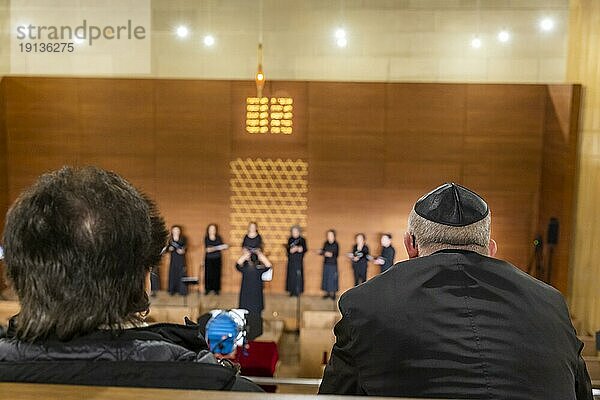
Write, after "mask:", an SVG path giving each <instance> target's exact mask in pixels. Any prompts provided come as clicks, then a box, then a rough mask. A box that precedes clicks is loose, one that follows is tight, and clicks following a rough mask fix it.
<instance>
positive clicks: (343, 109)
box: [0, 77, 577, 294]
mask: <svg viewBox="0 0 600 400" xmlns="http://www.w3.org/2000/svg"><path fill="white" fill-rule="evenodd" d="M5 81H6V82H5V83H4V89H3V93H4V95H5V96H6V98H7V102H6V107H7V116H6V117H7V118H6V123H5V125H6V127H7V132H8V146H7V149H8V159H9V169H8V194H9V197H10V199H11V200H12V199H14V198H15V197H16V196H17V195H18V193H19V191H20V190H21V189H22V188H23V187H25V186H26V185H28V184H30V183H31V182H32V181H33V179H34V178H35V177H36V176H37V175H39V174H40V173H41V172H43V171H45V170H48V169H53V168H57V167H59V166H60V165H63V164H74V165H85V164H97V165H100V166H103V167H106V168H110V169H113V170H116V171H117V172H119V173H121V174H123V175H124V176H125V177H127V178H129V179H130V180H131V181H132V182H133V183H135V184H136V185H138V186H139V187H141V188H142V189H143V190H145V191H146V192H148V193H149V194H151V195H152V196H153V197H154V198H155V199H156V200H157V202H158V204H159V206H160V208H161V210H162V212H163V214H164V216H165V219H166V220H167V223H168V224H169V225H171V224H181V225H183V226H184V231H185V233H186V235H187V236H188V238H189V239H190V249H189V253H188V269H189V274H190V275H196V274H200V275H202V269H201V264H202V262H203V244H202V242H203V238H204V229H205V227H206V225H207V224H208V223H209V222H216V223H218V224H219V225H220V227H221V234H222V236H223V237H224V239H225V240H226V241H227V240H229V239H230V236H229V230H230V205H229V199H230V194H231V193H230V187H229V180H230V178H231V172H230V165H229V163H230V161H231V160H234V159H237V158H263V159H265V158H273V159H276V158H282V159H292V160H296V159H301V160H305V161H307V162H308V183H309V191H308V211H307V218H308V219H307V221H308V223H307V231H306V238H307V240H308V246H309V249H310V253H309V254H308V255H307V257H306V269H307V279H306V291H307V292H308V293H312V294H316V293H319V291H320V284H321V268H322V265H321V262H322V259H321V258H320V257H319V256H317V255H316V253H315V250H316V249H318V248H319V247H320V246H321V244H322V243H323V241H324V235H325V231H326V230H327V229H329V228H335V229H336V230H337V231H338V241H339V242H340V246H341V252H342V253H346V252H348V251H349V250H350V249H351V246H352V244H353V237H354V234H355V233H357V232H364V233H365V234H366V235H367V243H368V244H369V247H370V248H371V250H372V252H373V253H375V254H379V251H380V248H379V247H380V246H379V243H378V242H379V236H380V234H381V233H383V232H391V233H392V234H393V235H394V240H395V243H396V248H397V254H398V257H397V258H398V260H400V259H403V258H404V257H405V252H404V249H403V248H402V244H401V237H402V234H403V232H404V231H405V229H406V219H407V216H408V213H409V211H410V209H411V208H412V205H413V204H414V202H415V201H416V200H417V199H418V198H419V197H420V196H421V195H423V194H424V193H425V192H427V191H428V190H430V189H433V188H434V187H436V186H437V185H439V184H441V183H443V182H448V181H455V182H458V183H462V184H464V185H467V186H469V187H471V188H472V189H474V190H476V191H478V192H480V193H481V194H482V195H483V196H484V197H485V198H486V199H487V200H488V202H489V204H490V207H491V209H492V212H493V214H492V215H493V236H494V237H495V238H496V239H497V240H498V242H499V246H500V252H499V256H500V257H502V258H505V259H507V260H509V261H511V262H513V263H515V264H516V265H518V266H519V267H521V268H524V269H525V268H526V267H527V263H528V260H529V256H530V255H531V250H532V248H531V241H532V239H533V237H534V235H535V233H536V232H537V231H538V230H539V228H540V223H541V222H540V221H542V220H543V219H544V218H545V216H546V214H547V213H549V212H550V211H548V210H552V212H560V213H561V215H563V216H565V215H570V214H569V213H570V211H569V210H570V209H569V208H568V204H567V200H568V199H569V198H571V197H570V196H572V193H571V189H569V188H568V187H566V188H565V189H564V190H563V191H562V192H561V196H562V197H561V198H562V199H564V201H563V202H558V201H551V202H546V199H547V198H548V197H549V196H550V193H551V192H553V191H554V190H555V189H554V186H548V184H549V183H548V182H550V183H552V184H555V183H556V182H558V181H557V179H558V178H557V177H558V176H559V175H560V177H561V179H568V177H570V176H572V174H573V173H574V172H573V171H574V164H575V163H576V160H575V159H574V158H573V154H572V153H569V154H570V156H569V157H567V158H564V162H565V163H567V164H568V165H567V166H566V167H565V168H564V169H560V171H559V170H558V169H556V167H555V166H554V164H552V165H550V164H548V160H549V159H550V158H549V157H550V156H553V154H554V153H555V152H557V151H558V152H560V151H562V148H561V143H560V141H559V140H558V139H559V136H558V133H559V132H563V133H564V130H561V129H558V128H557V127H558V126H559V125H560V124H561V123H562V124H563V125H564V123H565V121H566V123H567V125H568V124H571V123H572V120H573V118H574V115H575V114H573V111H574V110H575V109H576V108H577V104H573V103H570V102H569V101H568V100H569V99H571V98H574V97H576V96H577V93H571V92H570V90H571V89H570V88H571V86H570V85H557V86H556V87H555V88H551V89H548V87H547V86H545V85H471V84H422V83H415V84H386V83H339V82H268V83H267V86H266V88H265V95H266V96H290V97H292V98H293V99H294V133H293V134H292V135H270V134H267V135H251V134H247V133H246V132H245V99H246V97H248V96H253V95H255V87H254V83H253V82H247V81H246V82H243V81H197V80H144V79H58V78H51V79H50V78H47V79H42V78H16V77H13V78H6V79H5ZM549 90H550V92H549ZM569 107H571V108H569ZM567 109H568V110H567ZM553 118H554V119H553ZM561 126H562V125H561ZM570 132H571V133H572V135H573V136H571V137H570V138H569V141H570V140H571V139H573V140H575V138H576V132H575V131H570ZM546 138H548V140H550V141H549V142H548V143H545V140H546ZM569 143H571V142H569ZM569 149H570V150H569V151H571V150H572V148H571V147H569ZM0 183H1V182H0ZM548 188H549V189H548ZM556 207H558V208H559V209H558V210H557V209H556ZM565 221H566V224H567V225H568V224H569V220H568V218H567V219H566V220H565ZM561 222H562V221H561ZM567 241H568V238H567V239H566V240H565V242H566V245H568V242H567ZM232 244H233V245H234V246H236V247H237V246H239V243H232ZM281 244H283V243H281ZM565 251H566V253H561V254H560V255H559V256H558V257H557V261H556V262H557V263H558V264H560V265H561V266H560V267H559V270H560V271H563V272H561V273H559V274H557V275H556V281H554V283H555V284H556V285H557V287H559V288H561V289H562V290H564V288H565V287H566V279H567V277H566V275H565V274H564V271H566V270H567V268H568V257H566V256H565V254H568V250H565ZM237 254H239V249H237V248H236V249H234V250H231V251H229V252H228V253H227V256H226V257H225V265H224V273H223V290H224V291H228V292H235V291H237V290H238V288H239V280H240V277H239V274H238V273H237V272H236V271H235V270H234V268H233V265H232V262H231V260H232V259H233V258H235V256H236V255H237ZM165 262H166V260H165ZM276 267H277V268H278V271H277V273H276V275H275V277H276V280H275V281H274V282H272V283H271V284H269V285H268V291H270V292H273V293H277V292H282V291H283V287H284V283H283V278H284V276H285V273H284V270H285V263H283V262H282V263H279V265H276ZM377 270H378V267H375V266H371V267H370V268H369V275H371V276H372V275H373V274H375V273H376V272H377ZM161 273H162V277H163V284H166V276H167V268H162V272H161ZM352 280H353V278H352V271H351V267H350V263H349V262H348V261H347V259H345V258H344V257H341V258H340V285H341V288H342V289H346V288H348V287H350V285H351V284H352Z"/></svg>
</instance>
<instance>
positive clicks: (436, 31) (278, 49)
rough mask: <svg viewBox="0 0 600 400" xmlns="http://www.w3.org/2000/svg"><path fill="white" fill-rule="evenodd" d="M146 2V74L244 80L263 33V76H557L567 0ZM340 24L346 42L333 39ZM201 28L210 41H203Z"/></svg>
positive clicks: (561, 74)
mask: <svg viewBox="0 0 600 400" xmlns="http://www.w3.org/2000/svg"><path fill="white" fill-rule="evenodd" d="M9 3H10V1H9V0H0V30H2V27H3V26H5V25H8V23H7V21H8V20H9V19H8V16H6V17H4V14H6V12H5V10H6V8H7V6H8V4H9ZM15 4H16V3H13V5H15ZM261 4H262V5H261ZM151 7H152V34H151V39H152V56H151V60H150V61H149V62H150V63H151V73H150V74H149V75H150V76H153V77H169V78H177V77H185V78H199V79H251V78H252V77H253V75H254V72H255V71H256V63H257V54H256V53H257V52H256V48H257V43H258V40H259V36H262V37H263V42H264V64H265V65H264V67H265V72H266V76H267V79H275V80H312V81H314V80H331V81H432V82H436V81H441V82H443V81H450V82H544V83H549V82H550V83H551V82H564V78H565V63H566V51H567V50H566V45H567V25H568V23H567V22H568V0H544V1H542V0H368V1H367V0H302V1H294V0H262V3H261V0H177V1H173V0H151ZM261 9H262V13H261V12H260V10H261ZM261 15H262V18H261ZM543 17H551V18H553V19H554V21H555V28H554V30H552V31H551V32H546V33H541V32H540V30H539V27H538V23H539V20H540V19H541V18H543ZM180 24H185V25H186V26H188V27H189V29H190V35H189V36H188V37H187V38H186V39H179V38H178V37H177V36H176V35H175V33H174V30H175V28H176V27H177V26H178V25H180ZM341 26H343V27H344V28H345V29H346V31H347V40H348V45H347V47H346V48H339V47H337V45H336V44H335V38H334V31H335V29H336V28H337V27H341ZM502 29H507V30H509V31H510V32H511V35H512V36H511V39H510V40H509V42H507V43H500V42H499V41H498V40H497V38H496V35H497V33H498V32H499V31H500V30H502ZM208 33H210V34H212V35H213V36H214V38H215V41H216V42H215V45H214V46H212V47H206V46H204V45H203V42H202V39H203V37H204V35H206V34H208ZM475 35H479V36H480V38H481V39H482V41H483V44H482V47H481V48H479V49H473V48H472V47H471V46H470V41H471V39H472V38H473V37H474V36H475ZM7 45H8V42H7V41H6V39H5V38H3V37H2V36H0V75H1V74H2V71H3V69H6V68H7V66H8V65H9V62H8V61H9V60H8V58H7V56H3V54H5V53H7V52H8V51H9V49H8V46H7ZM81 68H82V71H81V75H86V72H85V65H83V66H81ZM109 75H110V74H109Z"/></svg>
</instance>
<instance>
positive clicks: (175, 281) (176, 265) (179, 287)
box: [167, 237, 187, 295]
mask: <svg viewBox="0 0 600 400" xmlns="http://www.w3.org/2000/svg"><path fill="white" fill-rule="evenodd" d="M185 247H186V240H185V238H184V237H180V238H179V240H177V241H176V240H171V241H170V242H169V244H168V247H167V251H168V252H169V253H170V254H171V260H170V263H169V293H170V294H171V295H173V294H175V293H179V294H181V295H186V294H187V287H186V286H185V284H184V283H183V282H181V278H183V277H185V274H186V271H185V269H186V268H185V253H184V254H179V253H177V251H176V250H177V249H183V250H185Z"/></svg>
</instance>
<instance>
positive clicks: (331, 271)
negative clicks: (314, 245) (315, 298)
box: [321, 241, 339, 293]
mask: <svg viewBox="0 0 600 400" xmlns="http://www.w3.org/2000/svg"><path fill="white" fill-rule="evenodd" d="M325 252H331V253H332V254H333V255H332V256H331V257H325V256H324V257H323V282H322V283H321V289H323V291H325V292H327V293H335V292H337V291H338V289H339V284H338V265H337V258H338V253H339V246H338V243H337V242H333V243H329V241H325V243H324V244H323V248H322V249H321V255H324V254H325Z"/></svg>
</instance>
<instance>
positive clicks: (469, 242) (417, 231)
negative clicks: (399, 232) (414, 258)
mask: <svg viewBox="0 0 600 400" xmlns="http://www.w3.org/2000/svg"><path fill="white" fill-rule="evenodd" d="M491 222H492V218H491V213H489V214H488V215H487V217H485V218H484V219H482V220H481V221H477V222H475V223H473V224H471V225H467V226H460V227H455V226H448V225H443V224H438V223H436V222H432V221H429V220H427V219H425V218H423V217H421V216H420V215H418V214H417V213H416V212H415V210H414V209H413V210H412V211H411V212H410V215H409V216H408V233H410V234H411V235H413V236H414V237H415V242H416V245H417V246H418V249H419V256H427V255H430V254H433V253H435V252H436V251H440V250H445V249H458V250H469V251H474V252H477V253H480V254H483V255H485V256H487V255H489V245H490V230H491V229H490V228H491Z"/></svg>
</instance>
